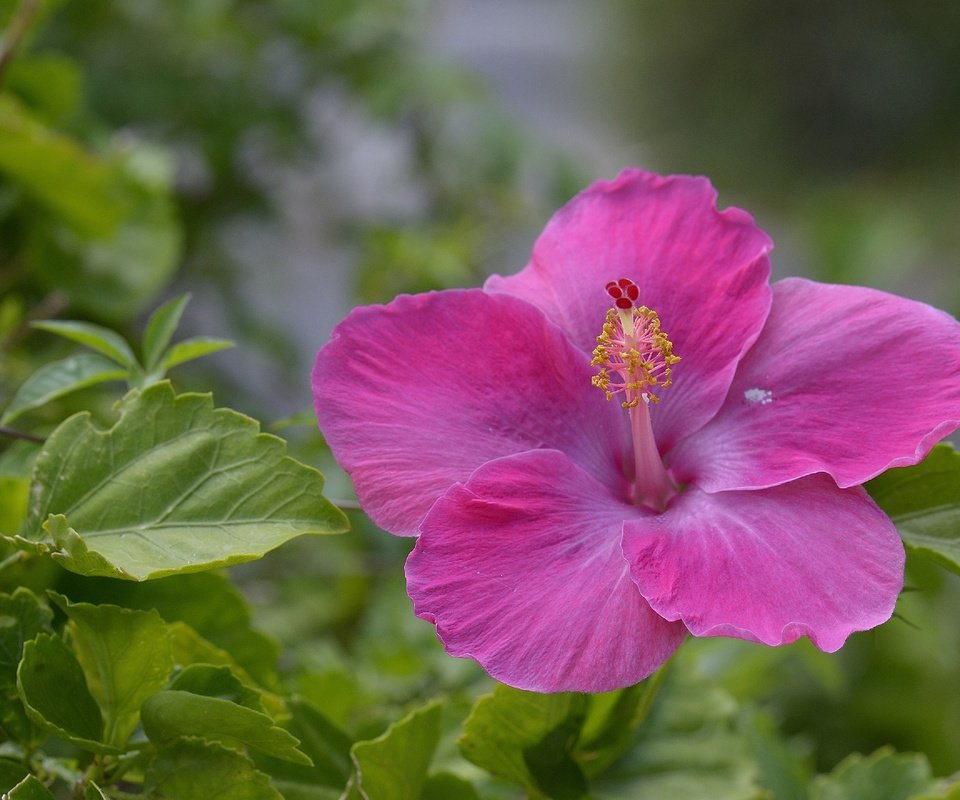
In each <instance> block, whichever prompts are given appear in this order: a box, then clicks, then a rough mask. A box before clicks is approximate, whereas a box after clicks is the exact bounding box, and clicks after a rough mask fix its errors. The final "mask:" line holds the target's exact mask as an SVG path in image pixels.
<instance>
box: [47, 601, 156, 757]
mask: <svg viewBox="0 0 960 800" xmlns="http://www.w3.org/2000/svg"><path fill="white" fill-rule="evenodd" d="M50 594H51V596H52V597H53V599H54V600H55V601H56V603H57V605H58V606H60V608H61V609H62V610H63V612H64V613H65V614H66V615H67V618H68V620H69V622H68V625H67V632H68V634H69V637H70V643H71V644H72V646H73V650H74V653H75V654H76V656H77V661H78V662H79V663H80V666H81V667H82V668H83V673H84V675H85V676H86V679H87V686H88V687H89V689H90V693H91V694H92V695H93V697H94V699H95V700H96V701H97V705H98V706H99V707H100V711H101V713H102V715H103V729H104V732H103V740H104V741H105V742H106V743H107V744H108V745H111V746H112V747H116V748H122V747H123V746H124V744H125V743H126V741H127V739H128V738H129V736H130V734H131V733H132V732H133V729H134V728H136V726H137V723H138V722H139V719H140V705H141V704H142V703H143V701H144V700H146V699H147V698H148V697H150V696H151V695H152V694H154V693H155V692H158V691H159V690H160V689H162V688H163V687H164V686H165V685H166V683H167V679H168V678H169V677H170V673H171V672H172V671H173V655H172V653H171V650H170V643H169V641H168V639H167V630H166V625H165V624H164V622H163V620H162V619H161V618H160V615H159V614H158V613H157V612H156V611H133V610H131V609H128V608H120V607H119V606H113V605H98V606H95V605H91V604H90V603H71V602H70V601H69V600H67V598H65V597H63V596H62V595H58V594H56V593H54V592H51V593H50Z"/></svg>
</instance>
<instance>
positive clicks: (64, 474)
mask: <svg viewBox="0 0 960 800" xmlns="http://www.w3.org/2000/svg"><path fill="white" fill-rule="evenodd" d="M34 485H35V486H37V487H39V494H38V496H37V498H36V502H35V503H34V504H33V506H32V508H31V513H30V515H29V516H28V517H27V520H26V521H25V523H24V526H23V528H22V531H23V536H22V537H21V538H25V539H26V540H29V541H35V542H39V543H40V544H41V546H43V547H48V548H50V549H52V550H54V552H53V557H54V558H55V559H56V560H58V561H60V562H61V563H62V564H63V565H64V566H66V567H67V568H68V569H71V570H73V571H74V572H78V573H80V574H83V575H107V576H113V577H118V578H128V579H132V580H146V579H148V578H159V577H162V576H164V575H171V574H175V573H180V572H194V571H198V570H204V569H210V568H211V567H216V566H223V565H227V564H236V563H239V562H242V561H250V560H252V559H255V558H259V557H260V556H262V555H263V554H264V553H266V552H268V551H269V550H272V549H273V548H275V547H277V546H279V545H281V544H283V543H284V542H286V541H287V540H289V539H291V538H293V537H294V536H299V535H301V534H306V533H313V534H324V533H339V532H342V531H345V530H347V527H348V523H347V521H346V518H345V517H344V516H343V514H342V513H341V512H340V511H339V510H337V509H336V508H335V507H334V506H333V505H331V504H330V503H329V502H328V501H327V500H326V499H324V498H323V497H322V496H321V492H322V489H323V476H322V475H321V474H320V473H319V472H317V471H316V470H314V469H312V468H310V467H307V466H304V465H303V464H300V463H298V462H296V461H294V460H293V459H291V458H289V457H287V456H286V455H285V445H284V442H283V441H282V440H281V439H278V438H276V437H274V436H270V435H268V434H263V433H260V432H259V428H258V425H257V423H256V422H255V421H254V420H252V419H250V418H249V417H245V416H243V415H242V414H239V413H237V412H235V411H231V410H229V409H214V408H213V403H212V400H211V398H210V396H209V395H198V394H187V395H181V396H180V397H176V396H175V395H174V393H173V390H172V389H171V387H170V385H169V384H168V383H166V382H164V383H158V384H155V385H154V386H151V387H149V388H148V389H145V390H144V391H143V392H142V393H137V392H131V393H130V394H129V395H128V396H127V397H126V398H125V399H124V401H123V402H122V403H121V417H120V420H119V421H118V422H117V423H116V424H115V425H114V426H113V427H112V428H110V429H108V430H105V431H99V430H97V429H96V428H94V426H93V425H92V424H91V422H90V416H89V414H86V413H82V414H77V415H75V416H73V417H71V418H70V419H68V420H66V422H64V423H63V424H62V425H60V427H59V428H57V429H56V430H55V431H54V432H53V434H52V435H51V436H50V438H49V439H48V440H47V442H46V444H45V446H44V447H43V450H42V451H41V453H40V455H39V456H38V457H37V461H36V465H35V469H34ZM44 520H46V522H44ZM42 531H46V533H47V534H48V536H49V537H51V538H52V540H53V545H55V549H54V547H53V546H51V544H50V542H49V539H48V538H47V537H45V536H44V535H43V533H42Z"/></svg>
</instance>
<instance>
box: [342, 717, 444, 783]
mask: <svg viewBox="0 0 960 800" xmlns="http://www.w3.org/2000/svg"><path fill="white" fill-rule="evenodd" d="M440 723H441V707H440V705H439V704H437V703H432V704H430V705H428V706H425V707H423V708H419V709H416V710H415V711H412V712H411V713H409V714H407V716H405V717H404V718H403V719H401V720H400V721H399V722H395V723H394V724H393V725H391V726H390V727H389V728H388V729H387V731H386V733H384V734H383V735H382V736H379V737H377V738H376V739H372V740H371V741H366V742H357V743H356V744H355V745H354V746H353V748H352V749H351V751H350V755H351V758H352V759H353V764H354V768H355V769H356V777H355V788H356V790H357V791H358V792H359V793H360V795H361V797H363V798H365V800H420V796H421V793H422V792H423V787H424V785H425V784H426V781H427V769H428V768H429V766H430V761H431V760H432V759H433V752H434V750H436V749H437V744H438V743H439V742H440Z"/></svg>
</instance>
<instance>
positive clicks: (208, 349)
mask: <svg viewBox="0 0 960 800" xmlns="http://www.w3.org/2000/svg"><path fill="white" fill-rule="evenodd" d="M233 346H234V343H233V342H231V341H230V340H229V339H217V338H215V337H213V336H194V337H193V338H192V339H184V340H183V341H182V342H177V343H176V344H175V345H174V346H173V347H171V348H170V349H169V350H167V352H166V355H164V357H163V360H162V361H161V362H160V367H161V369H162V370H163V371H164V372H166V371H167V370H171V369H173V368H174V367H176V366H178V365H180V364H185V363H186V362H188V361H193V360H195V359H197V358H202V357H203V356H208V355H210V354H211V353H218V352H220V351H221V350H229V349H230V348H231V347H233Z"/></svg>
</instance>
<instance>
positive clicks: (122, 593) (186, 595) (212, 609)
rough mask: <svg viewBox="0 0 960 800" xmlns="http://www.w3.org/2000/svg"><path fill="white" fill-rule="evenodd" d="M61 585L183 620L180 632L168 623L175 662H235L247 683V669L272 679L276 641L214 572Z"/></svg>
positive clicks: (77, 594) (81, 595)
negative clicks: (257, 626) (256, 626)
mask: <svg viewBox="0 0 960 800" xmlns="http://www.w3.org/2000/svg"><path fill="white" fill-rule="evenodd" d="M65 591H66V593H67V594H69V595H70V596H71V597H73V598H75V599H77V600H84V601H86V602H88V603H116V604H117V605H119V606H123V607H124V608H139V609H143V610H148V609H151V608H155V609H156V610H157V611H158V612H159V613H160V616H161V617H163V618H164V620H166V621H167V622H168V623H177V622H184V623H186V625H188V626H189V629H188V630H187V631H185V632H181V631H180V626H177V625H176V624H173V625H171V626H170V628H169V630H170V633H171V641H173V643H174V650H175V653H176V657H177V663H178V664H181V665H186V664H193V663H197V662H206V663H209V664H218V665H226V666H230V667H233V668H234V671H235V672H237V667H238V666H239V667H242V670H240V671H239V672H237V674H238V676H239V677H241V679H243V680H244V681H246V682H248V683H252V682H253V681H252V680H248V676H246V673H250V675H251V676H252V677H253V679H255V680H257V681H259V682H260V683H262V684H265V685H268V684H270V683H271V682H272V681H273V680H274V679H275V675H276V665H277V658H278V657H279V654H280V648H279V645H278V644H277V643H276V641H274V640H273V639H271V638H270V637H268V636H266V635H265V634H263V633H261V632H260V631H257V630H254V628H253V626H252V622H251V617H250V607H249V604H248V603H247V601H246V599H245V598H244V596H243V595H242V594H241V593H240V592H239V591H238V590H237V588H236V587H235V586H234V585H233V584H232V583H231V582H230V580H229V578H227V577H226V576H225V575H223V574H221V573H219V572H194V573H188V574H185V575H171V576H170V577H167V578H160V579H158V580H153V581H145V582H142V583H135V582H133V581H122V582H118V581H115V580H111V579H109V578H83V579H74V580H72V581H71V583H70V586H69V589H67V590H65ZM198 597H202V598H203V602H202V603H198V602H196V598H198ZM200 637H203V638H200ZM206 640H209V641H206ZM184 659H185V660H184ZM211 659H213V660H211ZM241 673H243V674H241Z"/></svg>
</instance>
